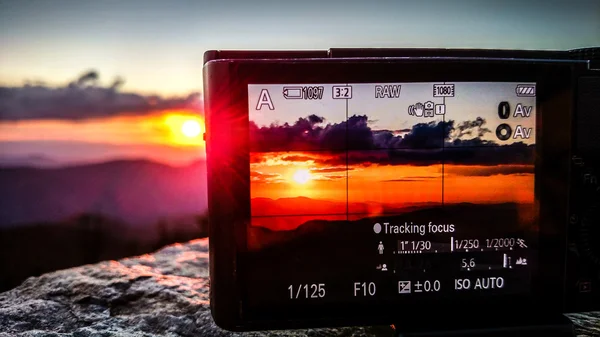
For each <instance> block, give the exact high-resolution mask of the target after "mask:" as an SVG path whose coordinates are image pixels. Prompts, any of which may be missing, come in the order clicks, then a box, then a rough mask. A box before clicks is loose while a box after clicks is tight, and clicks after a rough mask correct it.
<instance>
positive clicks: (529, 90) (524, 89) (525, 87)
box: [515, 84, 535, 97]
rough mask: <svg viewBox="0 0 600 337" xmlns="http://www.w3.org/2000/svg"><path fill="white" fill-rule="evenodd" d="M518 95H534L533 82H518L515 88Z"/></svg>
mask: <svg viewBox="0 0 600 337" xmlns="http://www.w3.org/2000/svg"><path fill="white" fill-rule="evenodd" d="M515 93H516V94H517V96H518V97H535V85H534V84H518V85H517V87H516V88H515Z"/></svg>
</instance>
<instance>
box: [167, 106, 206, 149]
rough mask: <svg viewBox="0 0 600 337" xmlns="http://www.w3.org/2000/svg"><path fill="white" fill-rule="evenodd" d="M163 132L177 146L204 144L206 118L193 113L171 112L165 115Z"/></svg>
mask: <svg viewBox="0 0 600 337" xmlns="http://www.w3.org/2000/svg"><path fill="white" fill-rule="evenodd" d="M162 118H163V123H164V124H163V125H164V128H163V130H164V131H165V133H164V134H163V135H164V137H166V141H167V142H168V143H170V144H171V145H175V146H184V147H187V146H194V147H195V146H203V145H204V139H203V137H202V133H203V132H204V119H203V118H202V117H200V116H197V115H193V114H192V113H184V112H170V113H167V114H165V115H163V117H162Z"/></svg>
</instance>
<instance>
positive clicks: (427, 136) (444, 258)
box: [204, 48, 600, 331]
mask: <svg viewBox="0 0 600 337" xmlns="http://www.w3.org/2000/svg"><path fill="white" fill-rule="evenodd" d="M598 55H599V50H598V49H597V48H591V49H582V50H573V51H564V52H559V51H511V50H458V49H330V50H327V51H281V52H277V51H208V52H206V53H205V59H204V97H205V114H206V134H205V140H206V151H207V168H208V171H207V172H208V196H209V200H208V205H209V217H210V254H211V259H210V280H211V295H210V297H211V309H212V313H213V317H214V318H215V321H216V323H217V324H218V325H219V326H221V327H223V328H225V329H228V330H236V331H246V330H258V329H261V330H262V329H287V328H301V327H321V326H341V325H372V324H391V323H398V322H399V323H400V324H405V325H407V326H409V325H410V326H419V325H425V324H429V325H431V324H433V323H432V322H442V321H456V320H465V319H469V320H473V321H477V320H478V318H484V317H487V318H489V317H496V318H497V320H498V321H502V320H507V319H513V318H517V317H518V318H520V319H523V320H526V319H528V318H531V317H533V316H540V315H547V314H548V315H550V314H560V313H567V312H581V311H594V310H600V249H599V248H598V244H599V243H600V185H599V184H598V176H599V174H600V172H599V170H600V136H599V134H600V133H598V132H597V131H596V128H598V127H600V70H598V69H600V66H599V62H598V59H599V58H598Z"/></svg>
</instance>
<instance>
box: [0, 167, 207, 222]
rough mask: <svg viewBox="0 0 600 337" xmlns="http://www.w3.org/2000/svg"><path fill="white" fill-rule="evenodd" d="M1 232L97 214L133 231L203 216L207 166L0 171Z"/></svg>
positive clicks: (4, 169) (14, 168)
mask: <svg viewBox="0 0 600 337" xmlns="http://www.w3.org/2000/svg"><path fill="white" fill-rule="evenodd" d="M0 195H2V198H3V200H2V208H0V227H11V226H15V225H19V224H27V223H38V222H52V221H62V220H64V219H67V218H69V217H72V216H74V215H77V214H83V213H97V214H102V215H104V216H108V217H111V218H114V219H118V220H119V221H124V222H126V223H128V224H131V225H134V226H144V225H146V224H151V223H155V222H156V221H157V220H159V219H164V218H169V217H177V216H182V215H196V214H201V213H204V212H205V211H206V208H207V201H206V166H205V162H204V161H197V162H194V163H192V164H190V165H187V166H183V167H173V166H168V165H165V164H161V163H157V162H152V161H148V160H117V161H110V162H104V163H99V164H88V165H79V166H71V167H65V168H45V169H41V168H32V167H3V168H0Z"/></svg>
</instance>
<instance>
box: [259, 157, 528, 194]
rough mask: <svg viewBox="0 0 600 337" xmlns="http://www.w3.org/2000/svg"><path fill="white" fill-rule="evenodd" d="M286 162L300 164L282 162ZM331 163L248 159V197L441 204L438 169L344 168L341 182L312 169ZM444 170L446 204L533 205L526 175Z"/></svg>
mask: <svg viewBox="0 0 600 337" xmlns="http://www.w3.org/2000/svg"><path fill="white" fill-rule="evenodd" d="M286 157H288V158H291V159H294V157H295V158H296V159H302V161H299V160H296V161H294V160H285V158H286ZM260 158H262V160H261V159H260ZM331 158H332V156H329V155H320V154H302V153H293V154H290V153H287V154H286V153H277V154H275V153H270V154H266V155H263V154H253V159H252V161H253V164H252V168H251V170H252V172H253V176H252V182H251V184H252V185H251V196H252V198H258V197H262V198H271V199H277V198H290V197H298V196H304V197H308V198H313V199H327V200H332V201H340V202H346V201H348V202H350V203H353V202H376V203H386V204H395V205H402V204H406V203H422V202H442V166H441V165H429V166H411V165H394V166H392V165H383V166H380V165H370V166H364V165H363V166H358V165H354V166H350V167H349V171H348V172H347V176H348V178H347V179H346V171H345V165H337V166H336V165H321V164H318V163H319V162H323V161H324V160H327V159H331ZM492 168H494V169H495V171H502V169H513V171H519V168H523V166H521V167H519V166H518V165H503V166H494V167H492ZM444 170H445V174H444V176H445V179H444V191H445V194H444V202H446V203H457V202H476V203H499V202H520V203H532V202H533V198H534V191H533V184H534V175H533V174H532V173H513V174H497V172H496V173H494V172H487V171H489V170H490V167H489V166H488V167H485V166H474V165H470V166H460V165H448V164H446V165H445V167H444ZM508 171H510V170H508ZM307 176H308V179H307ZM346 184H347V186H346ZM346 187H347V189H346ZM346 191H347V192H346Z"/></svg>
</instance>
